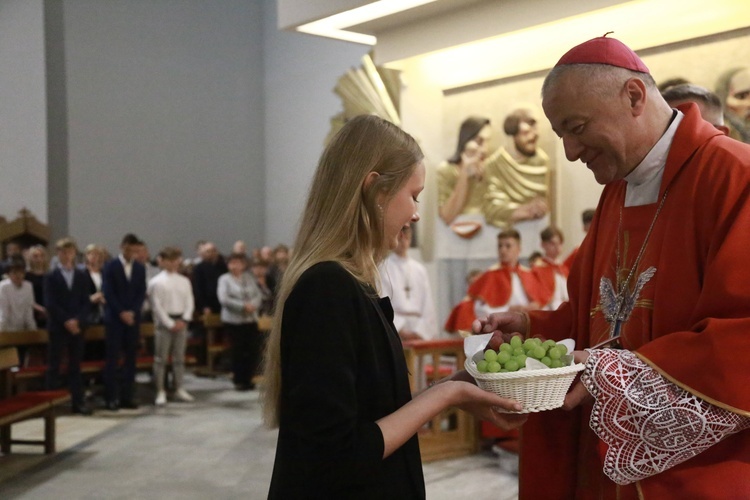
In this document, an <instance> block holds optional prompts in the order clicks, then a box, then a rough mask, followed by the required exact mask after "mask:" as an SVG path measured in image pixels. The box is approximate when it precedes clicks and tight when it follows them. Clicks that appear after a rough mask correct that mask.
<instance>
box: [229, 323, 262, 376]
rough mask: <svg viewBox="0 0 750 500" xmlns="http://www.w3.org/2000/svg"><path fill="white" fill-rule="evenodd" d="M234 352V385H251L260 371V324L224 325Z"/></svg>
mask: <svg viewBox="0 0 750 500" xmlns="http://www.w3.org/2000/svg"><path fill="white" fill-rule="evenodd" d="M224 331H225V332H227V334H228V335H229V345H230V349H231V351H232V373H233V375H234V383H235V384H238V385H249V384H250V381H251V380H252V377H253V375H255V373H256V372H257V370H258V361H259V359H260V346H261V338H260V332H259V331H258V323H239V324H232V323H224Z"/></svg>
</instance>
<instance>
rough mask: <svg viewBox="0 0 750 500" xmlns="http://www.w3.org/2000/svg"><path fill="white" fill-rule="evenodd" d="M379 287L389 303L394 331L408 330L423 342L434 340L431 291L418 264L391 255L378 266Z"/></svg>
mask: <svg viewBox="0 0 750 500" xmlns="http://www.w3.org/2000/svg"><path fill="white" fill-rule="evenodd" d="M380 286H381V288H382V295H383V296H387V297H389V298H390V299H391V305H392V306H393V313H394V317H393V324H394V325H395V326H396V329H397V330H398V331H402V330H409V331H412V332H415V333H416V334H418V335H419V336H420V337H422V338H423V339H425V340H429V339H433V338H435V337H436V336H437V334H438V326H437V315H436V314H435V305H434V304H433V301H432V290H431V288H430V281H429V279H428V277H427V270H426V269H425V267H424V265H422V263H421V262H418V261H416V260H414V259H412V258H410V257H408V256H407V257H401V256H399V255H397V254H396V253H391V254H390V255H389V256H388V258H387V259H385V261H383V263H382V264H381V265H380Z"/></svg>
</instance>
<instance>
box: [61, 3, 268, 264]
mask: <svg viewBox="0 0 750 500" xmlns="http://www.w3.org/2000/svg"><path fill="white" fill-rule="evenodd" d="M262 2H263V0H252V1H248V0H222V1H221V2H206V1H204V0H160V1H158V2H153V1H147V0H128V1H127V2H124V1H117V2H112V1H110V2H102V1H100V0H65V1H64V4H63V6H64V7H63V15H64V36H65V57H66V65H65V71H66V75H65V77H66V87H67V98H68V99H67V107H68V109H67V116H68V130H67V133H68V137H69V155H70V156H69V178H68V183H69V225H70V227H69V231H70V234H71V235H72V236H74V237H75V238H76V239H78V241H79V242H80V243H82V244H85V243H88V242H99V243H102V244H104V245H106V246H107V247H108V248H110V249H116V247H117V245H118V244H119V241H120V238H121V237H122V235H123V234H124V233H125V232H128V231H134V232H135V233H136V234H138V235H139V236H140V237H142V238H143V239H145V240H146V242H147V243H148V244H149V246H150V247H151V249H152V253H154V252H155V251H156V250H158V248H159V247H161V246H163V245H166V244H177V245H179V246H181V247H182V248H183V250H184V251H186V253H189V254H192V249H193V244H194V242H195V241H196V240H197V239H198V238H208V239H212V240H214V241H216V242H217V244H218V245H219V247H220V249H221V250H222V251H225V252H226V251H229V249H230V246H231V244H232V242H233V241H234V240H236V239H244V240H246V241H247V242H248V244H257V243H258V242H260V241H262V240H263V235H264V213H263V206H264V205H263V203H264V201H263V200H264V196H265V189H264V183H265V173H264V163H263V129H264V106H263V86H262V82H263V75H262V72H263V53H262V51H263V28H262V26H261V23H262V20H263V17H262V12H263V9H262V6H263V4H262Z"/></svg>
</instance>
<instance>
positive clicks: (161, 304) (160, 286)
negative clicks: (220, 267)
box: [148, 247, 195, 406]
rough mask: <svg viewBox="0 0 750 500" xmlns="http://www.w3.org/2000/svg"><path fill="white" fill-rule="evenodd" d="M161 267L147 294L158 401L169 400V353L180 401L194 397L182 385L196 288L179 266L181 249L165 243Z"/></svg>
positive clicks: (176, 393) (161, 253)
mask: <svg viewBox="0 0 750 500" xmlns="http://www.w3.org/2000/svg"><path fill="white" fill-rule="evenodd" d="M159 259H160V264H161V267H162V271H161V272H160V273H159V274H157V275H156V276H154V277H153V278H151V280H150V281H149V282H148V297H149V300H150V302H151V310H152V311H153V315H154V324H155V326H156V332H155V337H154V379H155V381H156V401H155V403H156V405H159V406H160V405H164V404H166V403H167V393H166V391H165V389H164V374H165V370H166V365H167V362H168V360H169V356H170V355H171V356H172V369H173V371H174V383H175V389H176V390H175V397H176V398H177V399H178V400H180V401H193V396H191V395H190V393H188V392H187V391H186V390H185V389H184V388H183V385H182V383H183V376H184V373H185V350H186V348H187V325H188V323H189V322H190V319H191V318H192V317H193V309H194V307H195V305H194V302H193V288H192V286H191V284H190V280H189V279H188V278H186V277H185V276H183V275H181V274H180V273H179V272H178V270H179V268H180V264H181V263H182V252H181V251H180V250H179V249H178V248H174V247H166V248H164V249H163V250H162V251H161V252H160V253H159Z"/></svg>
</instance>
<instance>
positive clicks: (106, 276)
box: [102, 257, 146, 322]
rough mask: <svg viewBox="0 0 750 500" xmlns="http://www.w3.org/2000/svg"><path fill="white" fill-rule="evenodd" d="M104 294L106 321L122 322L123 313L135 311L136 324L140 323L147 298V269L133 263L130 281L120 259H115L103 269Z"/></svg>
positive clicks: (135, 262) (136, 262)
mask: <svg viewBox="0 0 750 500" xmlns="http://www.w3.org/2000/svg"><path fill="white" fill-rule="evenodd" d="M102 292H103V293H104V300H105V301H106V304H105V305H104V321H105V322H114V321H120V313H121V312H122V311H133V312H134V313H135V318H136V322H137V321H140V318H141V308H142V307H143V301H144V299H145V298H146V268H145V267H143V264H141V263H140V262H138V261H135V260H134V261H133V267H132V270H131V274H130V281H128V278H127V276H125V268H124V267H123V266H122V262H121V261H120V258H119V257H115V258H114V259H112V260H110V261H109V262H107V263H106V264H105V265H104V269H102Z"/></svg>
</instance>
